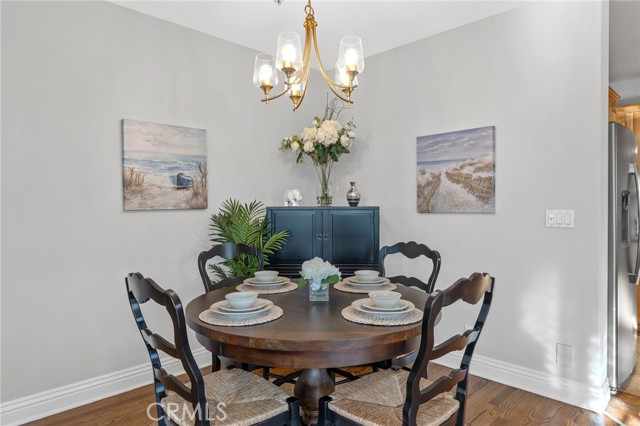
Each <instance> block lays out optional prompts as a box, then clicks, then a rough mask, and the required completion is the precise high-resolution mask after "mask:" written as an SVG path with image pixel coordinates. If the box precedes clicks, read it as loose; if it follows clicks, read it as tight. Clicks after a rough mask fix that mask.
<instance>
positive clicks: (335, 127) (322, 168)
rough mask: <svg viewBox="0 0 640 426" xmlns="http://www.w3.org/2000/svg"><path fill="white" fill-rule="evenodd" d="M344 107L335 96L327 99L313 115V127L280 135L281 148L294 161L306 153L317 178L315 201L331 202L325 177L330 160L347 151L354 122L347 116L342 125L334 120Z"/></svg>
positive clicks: (327, 173) (329, 166) (352, 135)
mask: <svg viewBox="0 0 640 426" xmlns="http://www.w3.org/2000/svg"><path fill="white" fill-rule="evenodd" d="M343 109H345V107H338V99H337V98H334V99H333V100H331V101H327V106H326V108H325V112H324V117H323V118H319V117H315V118H314V119H313V127H306V128H305V129H304V130H303V131H302V136H299V135H293V136H290V137H286V138H284V139H282V142H281V143H280V150H281V151H291V152H293V153H294V154H295V155H296V163H298V164H300V163H304V157H305V155H306V156H308V157H310V158H311V160H312V161H313V165H314V166H315V169H316V173H317V175H318V179H320V189H321V195H320V196H319V197H318V204H319V205H331V196H330V195H329V178H330V176H331V169H332V168H333V163H334V162H337V161H338V159H339V158H340V156H341V155H342V154H348V153H349V152H350V151H349V148H350V147H351V144H352V142H353V141H354V140H355V137H356V134H355V132H354V131H353V129H355V127H356V126H355V124H354V123H353V120H349V122H348V123H347V124H345V125H344V126H343V125H342V124H340V123H339V122H338V116H339V115H340V112H341V111H342V110H343Z"/></svg>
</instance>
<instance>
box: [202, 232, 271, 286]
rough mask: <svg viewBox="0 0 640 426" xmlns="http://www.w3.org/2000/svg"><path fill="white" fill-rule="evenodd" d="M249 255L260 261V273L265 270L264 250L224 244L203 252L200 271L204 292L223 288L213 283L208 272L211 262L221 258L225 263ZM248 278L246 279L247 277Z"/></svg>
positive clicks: (242, 245) (243, 245) (244, 245)
mask: <svg viewBox="0 0 640 426" xmlns="http://www.w3.org/2000/svg"><path fill="white" fill-rule="evenodd" d="M240 255H247V256H255V257H256V258H257V259H258V271H261V270H263V269H264V255H263V253H262V250H260V249H259V248H257V247H251V246H248V245H246V244H240V243H239V244H234V243H224V244H218V245H215V246H213V247H211V248H210V249H209V250H206V251H203V252H202V253H200V255H198V271H200V277H201V278H202V284H203V285H204V291H205V292H209V291H211V290H214V289H216V288H222V286H221V285H219V284H218V283H212V282H211V278H210V277H209V273H208V271H207V265H208V264H209V262H210V261H211V260H212V259H214V258H216V257H220V258H222V259H223V262H224V261H228V260H231V259H233V258H234V257H236V256H240ZM245 278H246V277H245Z"/></svg>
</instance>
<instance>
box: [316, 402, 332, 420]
mask: <svg viewBox="0 0 640 426" xmlns="http://www.w3.org/2000/svg"><path fill="white" fill-rule="evenodd" d="M329 402H331V397H330V396H328V395H325V396H323V397H322V398H320V400H319V401H318V426H325V425H326V424H327V420H328V415H329Z"/></svg>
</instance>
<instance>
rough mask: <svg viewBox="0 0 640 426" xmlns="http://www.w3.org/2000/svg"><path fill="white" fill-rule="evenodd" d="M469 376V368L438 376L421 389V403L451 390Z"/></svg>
mask: <svg viewBox="0 0 640 426" xmlns="http://www.w3.org/2000/svg"><path fill="white" fill-rule="evenodd" d="M466 376H467V370H461V369H456V370H452V371H451V372H450V373H449V374H448V375H446V376H442V377H438V379H437V380H436V381H435V382H433V383H432V384H431V385H429V386H428V387H426V388H424V389H423V390H422V391H420V403H421V404H423V403H425V402H427V401H429V400H431V399H433V398H434V397H436V396H438V395H439V394H441V393H444V392H449V391H450V390H451V389H453V387H454V386H456V385H457V384H458V383H460V382H461V381H462V380H463V379H464V378H465V377H466Z"/></svg>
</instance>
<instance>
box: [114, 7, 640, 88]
mask: <svg viewBox="0 0 640 426" xmlns="http://www.w3.org/2000/svg"><path fill="white" fill-rule="evenodd" d="M528 2H529V1H518V0H499V1H485V0H469V1H457V0H456V1H451V0H448V1H446V0H443V1H434V0H413V1H380V0H368V1H362V0H343V1H335V0H313V7H314V9H315V18H316V20H317V22H318V29H317V31H318V33H317V34H318V46H319V49H320V53H321V58H322V60H323V61H324V64H323V65H324V66H325V68H327V69H330V68H333V64H334V61H335V60H336V58H337V54H338V46H339V42H340V38H341V37H342V36H344V35H350V34H356V35H359V36H360V37H362V40H363V47H364V53H365V56H372V55H375V54H378V53H381V52H384V51H387V50H391V49H394V48H396V47H399V46H402V45H405V44H408V43H412V42H414V41H417V40H420V39H423V38H426V37H430V36H433V35H435V34H438V33H441V32H444V31H447V30H450V29H453V28H456V27H460V26H462V25H465V24H468V23H470V22H474V21H478V20H480V19H484V18H487V17H489V16H493V15H496V14H499V13H502V12H505V11H507V10H510V9H514V8H517V7H520V6H522V5H524V4H526V3H528ZM112 3H116V4H118V5H121V6H124V7H127V8H129V9H133V10H136V11H139V12H141V13H144V14H147V15H151V16H154V17H156V18H160V19H163V20H166V21H169V22H173V23H175V24H178V25H181V26H184V27H187V28H191V29H194V30H197V31H200V32H203V33H205V34H209V35H212V36H215V37H218V38H221V39H224V40H227V41H231V42H233V43H236V44H239V45H242V46H245V47H249V48H252V49H255V50H257V51H261V52H269V53H272V54H275V49H276V43H277V38H278V34H279V33H280V32H282V31H285V30H290V31H296V32H298V33H299V34H301V35H303V27H302V23H303V22H304V17H305V13H304V7H305V5H306V0H283V1H282V2H281V4H278V3H277V2H276V1H275V0H261V1H255V0H254V1H249V0H234V1H218V0H208V1H180V0H176V1H121V0H113V1H112ZM390 18H392V19H390ZM610 46H611V48H610V58H609V74H610V82H618V81H621V80H637V81H638V83H637V86H638V88H637V89H638V92H639V93H635V94H632V96H640V48H639V46H640V0H615V1H611V2H610ZM627 86H629V85H628V84H627ZM631 86H632V87H635V86H636V84H635V82H634V84H632V85H631ZM622 95H623V97H624V94H622Z"/></svg>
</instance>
